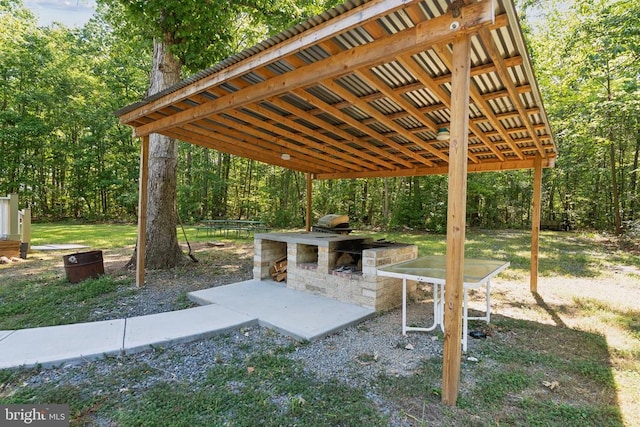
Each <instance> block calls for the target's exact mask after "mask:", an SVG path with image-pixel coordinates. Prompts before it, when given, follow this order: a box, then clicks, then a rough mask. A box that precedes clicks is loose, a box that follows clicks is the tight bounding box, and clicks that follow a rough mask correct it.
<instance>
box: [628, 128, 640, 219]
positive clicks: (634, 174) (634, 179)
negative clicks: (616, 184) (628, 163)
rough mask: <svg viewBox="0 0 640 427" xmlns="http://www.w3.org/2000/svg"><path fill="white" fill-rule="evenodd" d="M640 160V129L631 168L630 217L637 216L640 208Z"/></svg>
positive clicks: (637, 133) (637, 132)
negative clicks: (639, 186)
mask: <svg viewBox="0 0 640 427" xmlns="http://www.w3.org/2000/svg"><path fill="white" fill-rule="evenodd" d="M639 160H640V129H638V130H637V131H636V148H635V152H634V154H633V169H632V170H631V177H630V180H631V182H630V184H629V186H630V187H631V188H630V189H629V194H630V195H631V203H630V204H629V219H631V220H632V219H634V218H635V213H636V212H637V210H638V208H640V194H638V192H637V183H638V175H639V174H640V170H638V167H639V165H638V163H639Z"/></svg>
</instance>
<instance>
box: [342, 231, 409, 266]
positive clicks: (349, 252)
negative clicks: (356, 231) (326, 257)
mask: <svg viewBox="0 0 640 427" xmlns="http://www.w3.org/2000/svg"><path fill="white" fill-rule="evenodd" d="M393 246H398V247H400V246H407V245H406V244H405V243H395V242H390V241H388V240H385V239H380V240H376V241H375V242H371V241H364V240H350V241H345V242H341V243H340V245H339V246H338V247H337V248H336V249H335V252H336V253H338V254H340V256H339V257H338V258H337V259H336V263H335V267H334V269H333V271H334V272H345V273H360V272H362V252H363V251H365V250H367V249H376V248H387V247H393Z"/></svg>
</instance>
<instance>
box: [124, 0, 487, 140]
mask: <svg viewBox="0 0 640 427" xmlns="http://www.w3.org/2000/svg"><path fill="white" fill-rule="evenodd" d="M460 10H461V15H460V17H459V18H457V19H456V22H458V26H457V27H456V28H455V29H452V28H451V22H452V18H451V17H450V16H448V15H441V16H438V17H436V18H433V19H430V20H428V21H424V22H421V23H419V24H418V25H416V26H415V27H413V28H409V29H407V30H404V31H401V32H399V33H396V34H394V35H393V36H389V37H386V38H384V39H381V40H377V41H374V42H372V43H369V44H365V45H362V46H358V47H354V48H352V49H349V50H346V51H344V52H341V53H339V54H337V55H334V56H331V57H329V58H327V59H325V60H321V61H317V62H314V63H312V64H309V65H307V66H305V67H301V68H298V69H296V70H293V71H290V72H288V73H285V74H282V75H280V76H277V77H274V78H272V79H269V80H266V81H264V82H261V83H257V84H255V85H253V86H251V87H248V88H245V89H241V90H239V91H237V92H234V93H231V94H229V95H227V96H225V97H223V98H218V99H215V100H212V101H210V102H208V103H206V104H201V105H198V106H197V107H193V108H191V109H189V110H186V111H181V112H179V113H176V114H174V115H171V116H168V117H166V118H164V119H160V120H157V121H155V122H153V123H150V124H147V125H144V126H141V127H138V128H136V130H135V132H136V135H137V136H143V135H148V134H150V133H153V132H161V131H162V130H164V129H167V128H170V127H174V126H180V125H182V124H184V123H188V122H191V121H194V120H198V119H201V118H204V117H206V116H208V115H211V114H216V113H220V112H223V111H225V110H228V109H231V108H238V107H240V106H243V105H246V104H250V103H252V102H257V101H260V100H261V99H264V98H268V97H271V96H276V95H280V94H282V93H285V92H288V91H290V90H291V89H293V88H300V87H306V86H308V85H311V84H314V83H315V82H318V81H322V80H325V79H329V78H336V77H338V76H340V75H344V74H346V73H349V72H351V71H352V70H354V69H356V68H360V67H364V66H368V65H369V66H373V65H375V64H380V63H383V62H384V61H386V60H388V59H390V58H393V57H395V56H396V55H400V54H403V53H411V52H418V51H420V50H421V49H424V48H426V47H427V46H431V45H433V44H436V43H443V42H446V41H448V40H450V39H451V37H452V36H453V35H454V34H458V33H464V32H467V31H475V30H477V29H478V27H480V26H482V25H488V24H491V23H492V22H493V2H492V1H489V0H484V1H482V2H478V3H473V4H471V5H468V6H465V7H462V8H461V9H460ZM225 80H226V79H225Z"/></svg>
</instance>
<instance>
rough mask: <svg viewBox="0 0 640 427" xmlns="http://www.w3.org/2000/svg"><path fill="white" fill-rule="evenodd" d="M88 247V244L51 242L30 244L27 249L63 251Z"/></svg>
mask: <svg viewBox="0 0 640 427" xmlns="http://www.w3.org/2000/svg"><path fill="white" fill-rule="evenodd" d="M88 247H89V246H87V245H77V244H73V243H58V244H55V243H52V244H46V245H37V246H30V247H29V249H32V250H34V251H64V250H68V249H84V248H88Z"/></svg>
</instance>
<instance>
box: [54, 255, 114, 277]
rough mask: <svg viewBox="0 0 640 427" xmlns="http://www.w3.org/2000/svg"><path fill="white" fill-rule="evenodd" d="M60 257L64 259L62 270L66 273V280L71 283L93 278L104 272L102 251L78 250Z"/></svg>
mask: <svg viewBox="0 0 640 427" xmlns="http://www.w3.org/2000/svg"><path fill="white" fill-rule="evenodd" d="M62 259H63V260H64V270H65V272H66V273H67V280H69V281H70V282H71V283H78V282H82V281H83V280H85V279H89V278H94V279H95V278H96V277H98V276H100V275H101V274H104V264H103V263H102V251H90V252H80V253H77V254H71V255H65V256H63V257H62Z"/></svg>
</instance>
